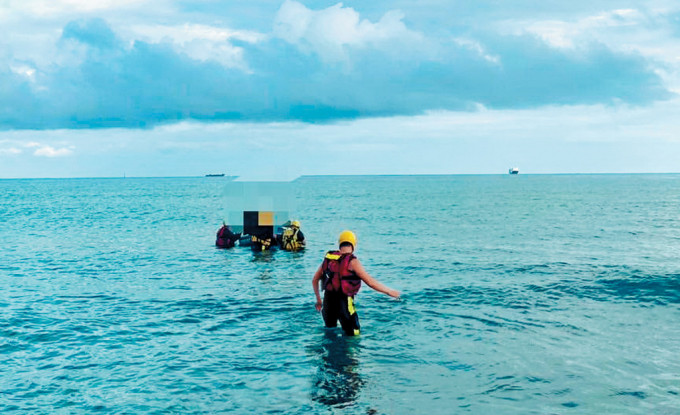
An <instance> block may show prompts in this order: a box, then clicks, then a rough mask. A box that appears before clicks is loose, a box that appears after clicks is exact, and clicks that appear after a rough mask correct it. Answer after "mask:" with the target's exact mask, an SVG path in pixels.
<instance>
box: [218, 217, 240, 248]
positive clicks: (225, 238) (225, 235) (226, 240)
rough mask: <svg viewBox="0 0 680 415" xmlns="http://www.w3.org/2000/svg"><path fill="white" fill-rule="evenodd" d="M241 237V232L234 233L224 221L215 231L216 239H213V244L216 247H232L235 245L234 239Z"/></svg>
mask: <svg viewBox="0 0 680 415" xmlns="http://www.w3.org/2000/svg"><path fill="white" fill-rule="evenodd" d="M240 237H241V233H240V232H239V233H234V232H233V231H232V230H231V227H230V226H229V225H227V224H226V223H224V222H222V227H220V229H218V231H217V239H216V240H215V245H216V246H217V247H218V248H225V249H229V248H233V247H234V246H236V241H238V240H239V238H240Z"/></svg>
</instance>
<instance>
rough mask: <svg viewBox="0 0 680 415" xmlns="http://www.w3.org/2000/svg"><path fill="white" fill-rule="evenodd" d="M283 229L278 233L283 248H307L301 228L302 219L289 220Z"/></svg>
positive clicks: (286, 249)
mask: <svg viewBox="0 0 680 415" xmlns="http://www.w3.org/2000/svg"><path fill="white" fill-rule="evenodd" d="M282 229H283V232H282V233H281V235H278V237H279V238H278V239H279V243H280V245H281V249H283V250H284V251H292V252H295V251H299V250H301V249H304V248H305V235H304V234H303V233H302V231H301V230H300V221H298V220H294V221H291V222H288V223H286V224H285V225H283V227H282Z"/></svg>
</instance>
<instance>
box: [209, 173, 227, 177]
mask: <svg viewBox="0 0 680 415" xmlns="http://www.w3.org/2000/svg"><path fill="white" fill-rule="evenodd" d="M205 177H224V173H217V174H206V175H205Z"/></svg>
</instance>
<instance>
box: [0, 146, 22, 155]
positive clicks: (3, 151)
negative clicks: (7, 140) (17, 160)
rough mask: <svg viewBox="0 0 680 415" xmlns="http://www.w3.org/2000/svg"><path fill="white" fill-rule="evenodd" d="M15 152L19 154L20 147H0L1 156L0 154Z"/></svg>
mask: <svg viewBox="0 0 680 415" xmlns="http://www.w3.org/2000/svg"><path fill="white" fill-rule="evenodd" d="M15 154H21V149H18V148H16V147H9V148H0V156H2V155H15Z"/></svg>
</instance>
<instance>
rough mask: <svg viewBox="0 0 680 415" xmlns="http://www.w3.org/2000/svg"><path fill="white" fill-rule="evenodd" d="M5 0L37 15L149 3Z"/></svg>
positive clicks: (141, 0) (13, 7) (133, 0)
mask: <svg viewBox="0 0 680 415" xmlns="http://www.w3.org/2000/svg"><path fill="white" fill-rule="evenodd" d="M6 2H7V3H8V4H7V8H8V9H11V10H18V11H23V12H25V13H28V14H32V15H39V16H49V15H56V14H69V13H71V14H72V13H78V12H101V11H106V10H111V9H123V8H128V7H130V6H139V5H140V3H149V2H148V1H144V0H96V1H95V0H6Z"/></svg>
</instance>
